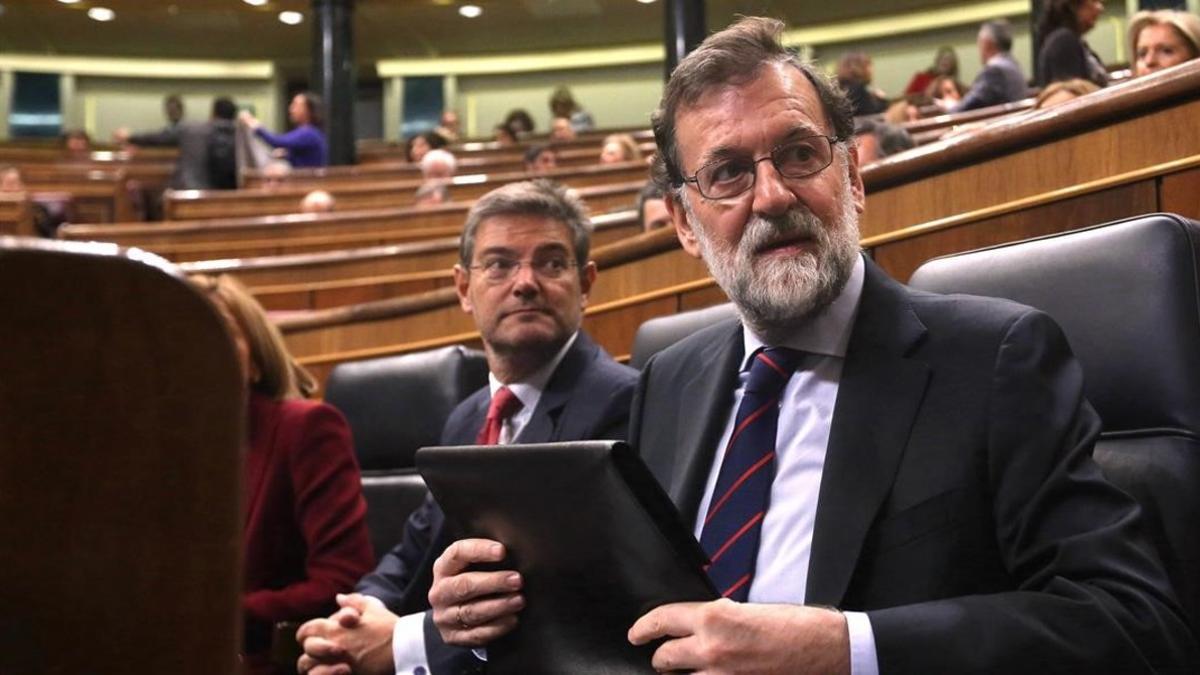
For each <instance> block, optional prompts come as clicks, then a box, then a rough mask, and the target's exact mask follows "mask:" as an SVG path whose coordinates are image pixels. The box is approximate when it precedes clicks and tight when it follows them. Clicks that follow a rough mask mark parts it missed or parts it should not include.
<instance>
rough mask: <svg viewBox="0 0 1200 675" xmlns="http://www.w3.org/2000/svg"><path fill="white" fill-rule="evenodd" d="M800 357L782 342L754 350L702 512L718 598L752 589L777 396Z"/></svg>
mask: <svg viewBox="0 0 1200 675" xmlns="http://www.w3.org/2000/svg"><path fill="white" fill-rule="evenodd" d="M802 357H803V353H802V352H798V351H796V350H794V349H787V348H784V347H766V348H763V349H761V350H759V351H758V352H755V354H754V358H753V359H751V364H750V378H749V380H748V381H747V382H746V390H745V393H744V394H743V395H742V402H741V404H740V405H739V406H738V411H737V418H736V419H735V423H734V427H733V433H732V434H731V435H730V437H729V444H728V445H727V446H726V447H725V458H724V459H723V460H722V462H721V471H720V473H719V474H718V475H717V485H716V488H714V489H713V494H712V500H711V502H710V503H709V507H708V512H707V513H706V514H705V516H704V526H703V528H702V529H701V532H700V545H701V546H702V547H703V548H704V551H705V552H706V553H707V554H708V557H709V559H710V560H711V561H712V562H711V564H710V565H709V567H708V576H709V578H711V579H712V582H713V585H714V586H716V588H717V591H718V592H719V593H721V596H722V597H726V598H730V599H732V600H736V601H738V602H745V601H746V598H747V596H748V595H749V593H750V582H751V580H752V579H753V578H754V565H755V561H756V560H757V558H758V543H759V539H760V537H761V535H762V521H763V518H764V517H765V516H766V513H767V507H768V506H769V502H770V497H771V482H772V481H773V480H774V478H775V430H776V427H777V426H778V424H779V398H780V396H781V395H782V393H783V388H784V386H786V385H787V382H788V380H789V379H791V377H792V373H793V372H794V371H795V370H796V366H797V365H798V364H799V362H800V359H801V358H802Z"/></svg>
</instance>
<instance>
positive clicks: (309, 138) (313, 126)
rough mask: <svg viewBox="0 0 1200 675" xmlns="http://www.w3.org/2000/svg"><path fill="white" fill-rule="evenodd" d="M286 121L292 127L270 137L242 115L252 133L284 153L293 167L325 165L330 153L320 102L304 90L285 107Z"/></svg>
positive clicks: (247, 114)
mask: <svg viewBox="0 0 1200 675" xmlns="http://www.w3.org/2000/svg"><path fill="white" fill-rule="evenodd" d="M288 118H289V119H290V120H291V121H292V124H294V125H295V128H294V129H292V130H291V131H289V132H287V133H284V134H273V133H271V132H269V131H267V130H266V129H263V128H262V123H261V122H259V121H258V119H256V118H255V117H254V115H252V114H250V113H249V112H245V111H243V112H242V115H241V120H242V122H243V123H245V124H246V125H247V126H249V127H250V128H251V129H253V130H254V133H255V135H257V136H258V137H259V138H261V139H263V140H264V141H266V142H267V143H268V144H269V145H271V146H272V147H275V148H283V149H285V150H286V151H287V159H288V161H289V162H291V164H292V166H294V167H297V168H299V167H311V166H325V165H326V164H328V163H329V153H328V149H327V146H326V143H325V132H323V131H322V130H321V127H322V123H323V116H322V115H321V99H320V98H319V97H318V96H316V95H315V94H312V93H310V92H307V91H303V92H300V93H299V94H296V95H295V96H294V97H292V102H291V103H290V104H288Z"/></svg>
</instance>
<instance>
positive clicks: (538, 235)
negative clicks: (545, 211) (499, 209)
mask: <svg viewBox="0 0 1200 675" xmlns="http://www.w3.org/2000/svg"><path fill="white" fill-rule="evenodd" d="M475 242H476V246H477V248H479V249H480V250H482V249H486V248H516V247H518V246H519V247H521V248H543V247H545V246H553V245H562V246H569V245H570V244H571V232H570V229H569V228H568V227H567V225H566V223H563V222H562V221H560V220H558V219H557V218H551V217H549V216H543V215H538V214H529V213H503V214H499V215H495V216H491V217H490V218H485V219H484V220H483V221H482V222H480V223H479V229H478V230H477V231H476V233H475Z"/></svg>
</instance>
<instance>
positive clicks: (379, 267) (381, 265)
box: [188, 249, 458, 286]
mask: <svg viewBox="0 0 1200 675" xmlns="http://www.w3.org/2000/svg"><path fill="white" fill-rule="evenodd" d="M456 260H458V250H457V249H453V250H451V249H447V250H445V251H441V252H436V253H429V252H421V253H414V254H412V255H404V256H395V255H393V256H377V257H369V258H363V259H355V258H347V259H345V260H344V261H335V262H332V263H329V264H321V265H295V266H284V265H272V266H263V267H246V268H242V269H236V270H223V271H228V272H230V273H231V274H234V275H236V276H237V277H238V278H239V279H241V280H242V283H244V284H246V285H247V286H266V285H268V284H288V283H295V282H296V280H297V279H306V280H310V281H329V280H334V279H348V278H354V277H369V276H376V275H381V274H395V273H399V272H419V271H424V270H430V269H438V268H445V269H449V268H450V267H452V266H453V265H454V262H455V261H456ZM188 269H189V270H195V271H200V270H199V269H198V268H188Z"/></svg>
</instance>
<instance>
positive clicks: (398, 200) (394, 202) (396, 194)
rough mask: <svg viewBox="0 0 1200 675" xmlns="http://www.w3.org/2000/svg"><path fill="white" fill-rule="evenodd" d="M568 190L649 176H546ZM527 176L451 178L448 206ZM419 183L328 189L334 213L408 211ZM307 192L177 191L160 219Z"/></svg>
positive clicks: (248, 206)
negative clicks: (163, 216) (387, 209)
mask: <svg viewBox="0 0 1200 675" xmlns="http://www.w3.org/2000/svg"><path fill="white" fill-rule="evenodd" d="M546 177H547V178H553V179H555V180H558V181H561V182H563V183H565V184H566V185H569V186H571V187H573V188H584V187H589V186H600V185H617V184H628V183H631V182H642V183H644V182H645V181H646V180H647V179H648V178H649V172H648V170H647V167H646V164H645V163H644V162H623V163H620V164H609V165H604V166H599V165H597V166H587V167H575V168H566V169H558V170H556V171H553V172H550V173H549V174H547V175H546ZM529 178H531V176H530V175H529V174H526V173H524V172H519V173H500V174H469V175H458V176H455V177H454V178H453V179H452V181H451V182H450V183H449V185H448V187H449V190H450V197H451V199H452V200H453V201H469V200H474V199H478V198H479V197H481V196H483V195H484V194H486V193H487V192H490V191H491V190H493V189H495V188H497V187H499V186H501V185H504V184H506V183H512V182H515V181H521V180H528V179H529ZM421 184H422V181H420V180H408V181H393V182H365V183H357V184H352V185H346V186H344V187H334V188H333V189H331V190H330V192H332V194H333V195H334V197H335V198H336V199H337V208H338V210H351V211H353V210H360V209H378V208H398V207H402V206H411V205H412V204H413V202H414V200H415V195H416V191H417V188H418V187H420V186H421ZM307 193H308V190H307V189H305V188H302V187H300V188H298V187H290V186H286V187H281V188H277V189H274V190H267V189H247V190H180V191H168V192H167V194H166V197H165V201H164V207H163V208H164V215H165V218H166V219H168V220H198V219H206V218H240V217H247V216H265V215H271V214H275V213H295V212H296V211H298V210H299V206H300V200H301V199H303V197H304V195H305V194H307Z"/></svg>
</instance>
